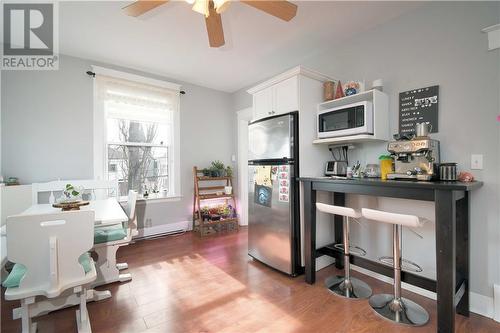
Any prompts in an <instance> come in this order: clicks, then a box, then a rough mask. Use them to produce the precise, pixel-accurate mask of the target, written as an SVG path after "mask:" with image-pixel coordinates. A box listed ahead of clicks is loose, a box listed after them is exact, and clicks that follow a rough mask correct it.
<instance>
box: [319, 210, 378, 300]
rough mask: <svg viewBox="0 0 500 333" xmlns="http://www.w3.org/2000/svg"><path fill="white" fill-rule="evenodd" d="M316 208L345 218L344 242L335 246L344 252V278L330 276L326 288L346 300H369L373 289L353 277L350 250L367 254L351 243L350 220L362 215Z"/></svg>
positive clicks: (353, 212)
mask: <svg viewBox="0 0 500 333" xmlns="http://www.w3.org/2000/svg"><path fill="white" fill-rule="evenodd" d="M316 208H317V209H318V210H319V211H321V212H324V213H328V214H335V215H341V216H343V217H344V223H343V224H344V228H343V229H344V242H343V244H335V247H336V248H339V249H343V251H344V271H345V273H344V274H345V275H344V276H339V275H337V276H330V277H329V278H327V279H326V280H325V285H326V287H327V288H328V289H329V290H330V291H331V292H333V293H334V294H336V295H339V296H342V297H346V298H359V299H361V298H368V297H370V295H371V294H372V289H371V288H370V286H368V285H367V284H366V283H365V282H363V281H361V280H359V279H356V278H354V277H351V274H350V260H349V255H350V249H351V248H356V249H357V250H359V252H360V255H365V254H366V252H365V251H364V250H363V249H361V248H359V247H351V245H350V242H349V219H350V218H360V217H361V213H360V212H359V211H357V210H354V209H352V208H348V207H341V206H333V205H327V204H324V203H319V202H318V203H316Z"/></svg>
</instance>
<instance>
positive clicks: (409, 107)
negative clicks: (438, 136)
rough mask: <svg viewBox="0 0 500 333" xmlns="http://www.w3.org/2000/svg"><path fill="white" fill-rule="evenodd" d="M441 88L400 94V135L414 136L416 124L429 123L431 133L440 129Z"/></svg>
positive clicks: (414, 90) (421, 89)
mask: <svg viewBox="0 0 500 333" xmlns="http://www.w3.org/2000/svg"><path fill="white" fill-rule="evenodd" d="M438 105H439V86H432V87H427V88H419V89H413V90H409V91H405V92H402V93H399V133H400V134H413V133H414V132H415V124H417V123H429V124H430V125H431V126H432V128H431V133H436V132H438V130H439V127H438Z"/></svg>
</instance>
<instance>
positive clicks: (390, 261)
mask: <svg viewBox="0 0 500 333" xmlns="http://www.w3.org/2000/svg"><path fill="white" fill-rule="evenodd" d="M378 260H379V261H380V262H381V263H383V264H385V265H387V266H391V267H394V258H393V257H388V256H384V257H380V258H379V259H378ZM401 269H402V270H405V271H410V272H415V273H420V272H422V271H423V269H422V267H421V266H419V265H418V264H416V263H414V262H413V261H410V260H407V259H401Z"/></svg>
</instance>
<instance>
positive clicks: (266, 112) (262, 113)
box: [253, 88, 273, 119]
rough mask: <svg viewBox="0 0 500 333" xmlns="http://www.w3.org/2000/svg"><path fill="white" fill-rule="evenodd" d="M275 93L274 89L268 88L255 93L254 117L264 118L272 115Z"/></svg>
mask: <svg viewBox="0 0 500 333" xmlns="http://www.w3.org/2000/svg"><path fill="white" fill-rule="evenodd" d="M272 111H273V94H272V89H271V88H267V89H263V90H261V91H258V92H256V93H255V94H253V117H254V119H259V118H264V117H268V116H271V115H272V113H271V112H272Z"/></svg>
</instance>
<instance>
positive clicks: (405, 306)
mask: <svg viewBox="0 0 500 333" xmlns="http://www.w3.org/2000/svg"><path fill="white" fill-rule="evenodd" d="M361 212H362V214H363V217H365V218H367V219H370V220H374V221H378V222H383V223H390V224H392V225H393V229H392V230H393V233H392V234H393V244H392V245H393V246H392V254H393V258H394V259H393V267H394V294H393V295H390V294H376V295H373V296H372V297H370V300H369V303H370V306H371V307H372V309H373V310H374V311H375V312H376V313H378V314H379V315H381V316H382V317H384V318H386V319H389V320H391V321H394V322H396V323H400V324H406V325H409V326H422V325H425V324H426V323H427V322H428V321H429V314H428V313H427V311H426V310H425V309H424V308H423V307H422V306H420V305H418V304H417V303H415V302H413V301H411V300H409V299H407V298H403V297H401V264H402V259H401V227H403V226H405V227H410V228H419V227H422V226H423V225H424V224H425V222H426V221H427V220H426V219H423V218H419V217H418V216H415V215H407V214H396V213H388V212H384V211H381V210H375V209H368V208H363V209H362V210H361Z"/></svg>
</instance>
